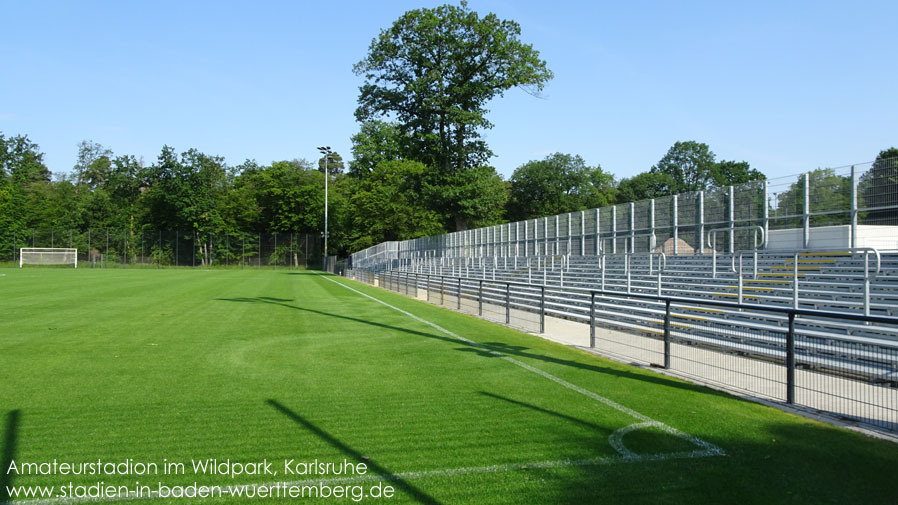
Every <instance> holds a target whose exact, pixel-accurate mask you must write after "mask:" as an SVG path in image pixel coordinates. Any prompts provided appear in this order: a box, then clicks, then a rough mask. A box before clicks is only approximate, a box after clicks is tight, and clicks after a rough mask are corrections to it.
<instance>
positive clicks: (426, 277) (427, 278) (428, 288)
mask: <svg viewBox="0 0 898 505" xmlns="http://www.w3.org/2000/svg"><path fill="white" fill-rule="evenodd" d="M424 282H425V283H426V284H424V291H425V292H426V293H427V301H428V302H429V301H430V274H427V275H426V276H425V281H424Z"/></svg>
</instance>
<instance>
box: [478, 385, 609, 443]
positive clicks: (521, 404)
mask: <svg viewBox="0 0 898 505" xmlns="http://www.w3.org/2000/svg"><path fill="white" fill-rule="evenodd" d="M479 393H480V394H481V395H483V396H487V397H490V398H493V399H496V400H502V401H503V402H507V403H510V404H512V405H517V406H519V407H524V408H527V409H530V410H534V411H536V412H539V413H542V414H548V415H550V416H553V417H557V418H559V419H563V420H565V421H569V422H572V423H574V424H578V425H580V426H584V427H586V428H590V429H593V430H597V431H600V432H602V433H605V434H606V435H609V434H610V432H611V430H609V429H608V428H606V427H604V426H599V425H598V424H595V423H591V422H589V421H584V420H582V419H578V418H576V417H572V416H569V415H567V414H562V413H561V412H555V411H554V410H549V409H544V408H542V407H539V406H536V405H533V404H532V403H527V402H522V401H520V400H514V399H512V398H508V397H505V396H502V395H497V394H495V393H489V392H486V391H480V392H479Z"/></svg>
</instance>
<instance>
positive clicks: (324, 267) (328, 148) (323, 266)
mask: <svg viewBox="0 0 898 505" xmlns="http://www.w3.org/2000/svg"><path fill="white" fill-rule="evenodd" d="M318 151H320V152H321V154H323V155H324V254H322V261H321V269H322V270H325V271H326V270H327V181H328V179H330V178H331V175H330V173H329V172H328V169H327V162H328V160H329V159H330V157H331V154H333V151H331V146H320V147H318Z"/></svg>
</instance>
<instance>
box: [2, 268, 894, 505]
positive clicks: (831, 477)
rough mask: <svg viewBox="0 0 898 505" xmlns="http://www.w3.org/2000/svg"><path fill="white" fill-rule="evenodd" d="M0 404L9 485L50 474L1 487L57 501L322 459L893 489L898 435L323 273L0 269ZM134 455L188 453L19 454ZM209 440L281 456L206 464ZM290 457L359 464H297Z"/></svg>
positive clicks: (474, 488)
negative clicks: (831, 420)
mask: <svg viewBox="0 0 898 505" xmlns="http://www.w3.org/2000/svg"><path fill="white" fill-rule="evenodd" d="M341 284H342V285H341ZM347 286H348V287H351V288H352V289H347ZM364 294H367V295H369V296H370V297H374V298H376V299H377V300H381V301H383V302H385V303H386V304H389V305H390V306H388V305H384V304H382V303H378V302H377V301H376V300H374V299H372V298H368V297H366V296H364ZM396 309H401V310H402V311H405V312H407V313H404V312H402V311H400V310H396ZM410 314H411V315H414V316H416V317H417V318H419V319H415V318H413V317H411V315H410ZM428 323H433V324H428ZM434 325H436V326H434ZM0 423H2V424H0V430H2V433H3V436H2V438H0V444H2V446H0V450H2V452H0V463H2V465H3V467H2V471H0V481H2V482H0V484H2V486H0V502H2V501H3V500H4V494H3V493H4V492H6V488H7V487H8V486H51V485H53V486H57V487H56V488H54V490H55V491H56V492H57V495H54V498H51V499H47V500H43V501H35V500H33V499H32V500H26V499H21V498H18V499H12V500H11V501H12V502H13V503H19V502H20V501H21V502H28V503H35V504H36V503H47V504H56V503H86V502H92V501H93V500H80V499H76V500H63V499H60V498H58V496H59V495H58V492H59V491H58V490H59V486H66V485H68V483H69V482H73V483H74V484H75V485H80V486H85V488H82V489H87V488H89V487H90V486H91V485H93V484H95V483H96V482H98V481H103V482H104V485H122V486H132V487H134V488H137V486H138V485H137V484H135V482H136V481H139V482H140V484H141V485H148V486H149V487H150V488H151V489H152V490H153V491H155V490H156V489H157V483H159V482H162V483H163V484H165V485H167V486H175V485H182V486H188V485H191V484H193V483H195V482H198V483H200V484H201V485H222V486H227V485H235V484H266V483H268V484H271V483H276V482H281V481H288V482H291V483H295V484H296V485H302V484H303V483H305V484H309V483H314V484H315V485H319V486H320V484H319V481H321V480H323V484H324V485H327V486H332V487H337V486H350V487H351V486H360V487H359V488H358V489H360V490H361V492H364V493H368V494H370V493H372V492H374V491H372V489H373V488H374V486H377V485H379V484H378V483H380V482H382V483H383V484H381V486H392V487H393V488H395V496H393V497H392V498H373V497H370V496H368V497H366V498H364V499H363V500H362V501H363V502H364V503H397V504H398V503H427V504H435V503H441V504H454V503H477V504H481V503H483V504H501V503H508V504H520V503H576V504H582V503H603V504H605V503H628V504H630V503H690V504H692V503H707V504H720V503H815V504H820V503H863V504H866V505H871V504H880V503H882V504H894V503H896V502H898V478H896V475H898V445H895V444H893V443H889V442H885V441H881V440H875V439H871V438H868V437H866V436H863V435H860V434H857V433H854V432H849V431H845V430H841V429H837V428H834V427H831V426H828V425H824V424H821V423H818V422H815V421H812V420H809V419H805V418H802V417H799V416H795V415H791V414H788V413H785V412H782V411H779V410H777V409H772V408H768V407H765V406H762V405H758V404H754V403H750V402H746V401H742V400H738V399H735V398H732V397H730V396H727V395H725V394H722V393H720V392H717V391H713V390H710V389H706V388H703V387H699V386H694V385H691V384H688V383H685V382H681V381H678V380H675V379H672V378H669V377H666V376H663V375H659V374H656V373H653V372H651V371H646V370H642V369H638V368H634V367H629V366H626V365H622V364H618V363H615V362H611V361H607V360H604V359H601V358H598V357H595V356H593V355H590V354H586V353H583V352H580V351H578V350H574V349H571V348H567V347H564V346H561V345H558V344H554V343H551V342H547V341H545V340H542V339H540V338H538V337H535V336H532V335H527V334H523V333H520V332H517V331H514V330H510V329H507V328H504V327H501V326H497V325H493V324H490V323H487V322H484V321H481V320H478V319H476V318H473V317H469V316H465V315H461V314H457V313H453V312H451V311H448V310H445V309H441V308H438V307H433V306H430V305H427V304H425V303H421V302H416V301H413V300H409V299H406V298H404V297H401V296H399V295H396V294H393V293H389V292H386V291H383V290H379V289H376V288H372V287H368V286H364V285H361V284H358V283H355V282H352V281H348V280H345V279H339V278H335V277H325V276H321V275H318V274H315V273H312V272H296V271H287V270H280V271H279V270H262V271H258V270H245V271H241V270H214V271H203V270H89V269H84V270H81V269H79V270H77V271H75V270H68V269H39V268H30V269H24V270H18V269H0ZM128 458H131V459H133V460H134V461H135V462H157V463H158V464H159V465H160V469H159V472H160V473H162V472H163V468H164V467H163V466H162V465H163V462H164V461H166V460H167V461H168V462H185V463H187V467H186V468H187V471H186V473H185V474H184V475H144V476H135V475H133V474H131V475H100V476H97V475H78V476H71V475H69V476H63V475H58V474H56V475H37V476H35V475H22V474H20V473H16V472H9V473H8V472H7V469H8V468H9V467H10V464H11V463H13V462H16V463H18V464H21V463H23V462H38V463H39V462H50V461H53V460H54V459H55V460H57V461H58V462H71V463H81V462H89V461H97V460H98V459H99V460H102V461H104V462H107V461H108V462H116V463H117V462H121V461H125V460H126V459H128ZM206 458H218V459H219V460H220V461H221V460H226V459H230V460H231V461H232V462H241V463H250V462H256V461H261V460H263V459H267V460H268V461H269V462H272V463H273V464H272V467H271V468H272V469H273V470H274V471H277V472H278V473H277V475H239V476H237V477H235V478H231V477H230V476H222V475H195V474H194V472H193V471H192V467H191V466H190V461H191V460H204V459H206ZM291 459H292V460H295V461H294V463H296V462H308V461H312V460H315V459H317V460H318V461H319V462H331V463H340V464H342V463H343V462H344V460H348V461H350V462H352V463H365V464H366V465H367V467H368V470H367V473H366V475H365V476H364V477H344V476H342V475H335V474H333V473H332V474H330V475H328V476H325V477H321V476H317V477H316V476H309V475H285V474H284V460H291ZM294 468H296V467H294ZM71 489H75V488H71ZM241 489H256V490H258V489H260V488H258V487H255V488H253V487H248V488H241ZM318 489H321V488H320V487H319V488H318ZM346 489H347V491H345V492H347V493H350V494H351V493H356V492H358V491H355V490H350V488H349V487H347V488H346ZM380 489H382V487H381V488H380ZM149 500H150V501H151V502H152V503H159V504H161V503H210V504H211V503H253V502H258V501H261V502H266V503H287V502H292V501H297V502H304V503H352V502H354V501H355V500H353V498H352V496H350V497H344V498H334V497H331V498H328V499H319V500H312V499H309V498H304V499H303V498H297V499H295V500H293V499H286V500H285V499H276V498H265V499H262V498H256V499H248V498H235V497H233V496H228V495H223V496H220V497H211V498H206V499H202V500H198V499H188V500H184V499H171V498H169V499H164V498H160V497H158V496H153V497H151V498H150V499H149ZM107 502H110V501H109V500H107ZM111 502H115V500H112V501H111Z"/></svg>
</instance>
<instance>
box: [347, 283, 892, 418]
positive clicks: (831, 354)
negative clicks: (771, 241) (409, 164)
mask: <svg viewBox="0 0 898 505" xmlns="http://www.w3.org/2000/svg"><path fill="white" fill-rule="evenodd" d="M347 275H348V276H349V277H352V278H355V279H357V280H360V281H362V282H366V283H368V284H372V285H375V286H380V287H382V288H385V289H389V290H392V291H395V292H398V293H402V294H405V295H407V296H410V297H413V298H417V299H420V300H426V301H428V302H430V303H433V304H436V305H440V306H444V307H447V308H450V309H454V310H458V311H460V312H464V313H468V314H472V315H476V316H479V317H482V318H484V319H487V320H490V321H494V322H498V323H501V324H505V325H508V326H511V327H515V328H519V329H523V330H525V331H529V332H532V333H544V334H548V335H550V336H552V337H553V338H554V339H557V340H561V341H564V342H566V343H569V344H573V345H579V346H582V347H584V348H589V349H592V350H595V351H597V352H600V353H602V354H605V355H609V356H612V357H615V358H618V359H620V360H623V361H625V362H636V363H641V364H645V365H651V366H656V367H659V368H664V369H667V370H670V371H672V372H674V373H676V374H677V375H680V376H685V377H687V378H691V379H694V380H696V381H698V382H703V383H707V384H711V385H713V386H718V387H721V388H724V389H727V390H730V391H736V392H740V393H744V394H747V395H750V396H752V397H756V398H762V399H765V400H768V401H772V402H776V403H782V404H787V405H793V406H797V407H801V408H804V409H809V410H812V411H815V412H817V413H820V414H823V415H827V416H830V417H838V418H841V419H843V420H845V419H848V420H853V421H854V422H857V423H859V424H863V425H866V426H868V427H871V428H874V429H880V430H885V431H888V432H898V338H891V339H890V338H880V337H871V336H869V335H868V334H867V333H868V332H882V333H889V334H892V335H898V318H896V317H870V316H863V315H860V314H858V315H852V314H838V315H836V314H833V313H830V312H824V311H817V310H796V309H793V308H777V307H759V306H757V305H743V304H738V303H729V302H721V301H712V300H696V299H690V298H678V297H663V296H654V295H647V294H635V293H631V294H626V293H620V292H606V291H598V290H590V289H580V288H566V287H559V286H548V285H541V284H527V283H518V282H509V281H503V280H492V279H489V278H487V279H482V278H481V279H477V278H464V277H453V276H446V275H431V274H424V273H416V272H413V271H395V270H391V271H382V272H375V271H370V270H350V271H348V272H347ZM834 326H838V327H840V328H846V327H852V328H854V330H853V332H852V334H848V335H841V336H840V335H837V334H835V333H831V332H828V331H827V329H828V328H832V327H834Z"/></svg>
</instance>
